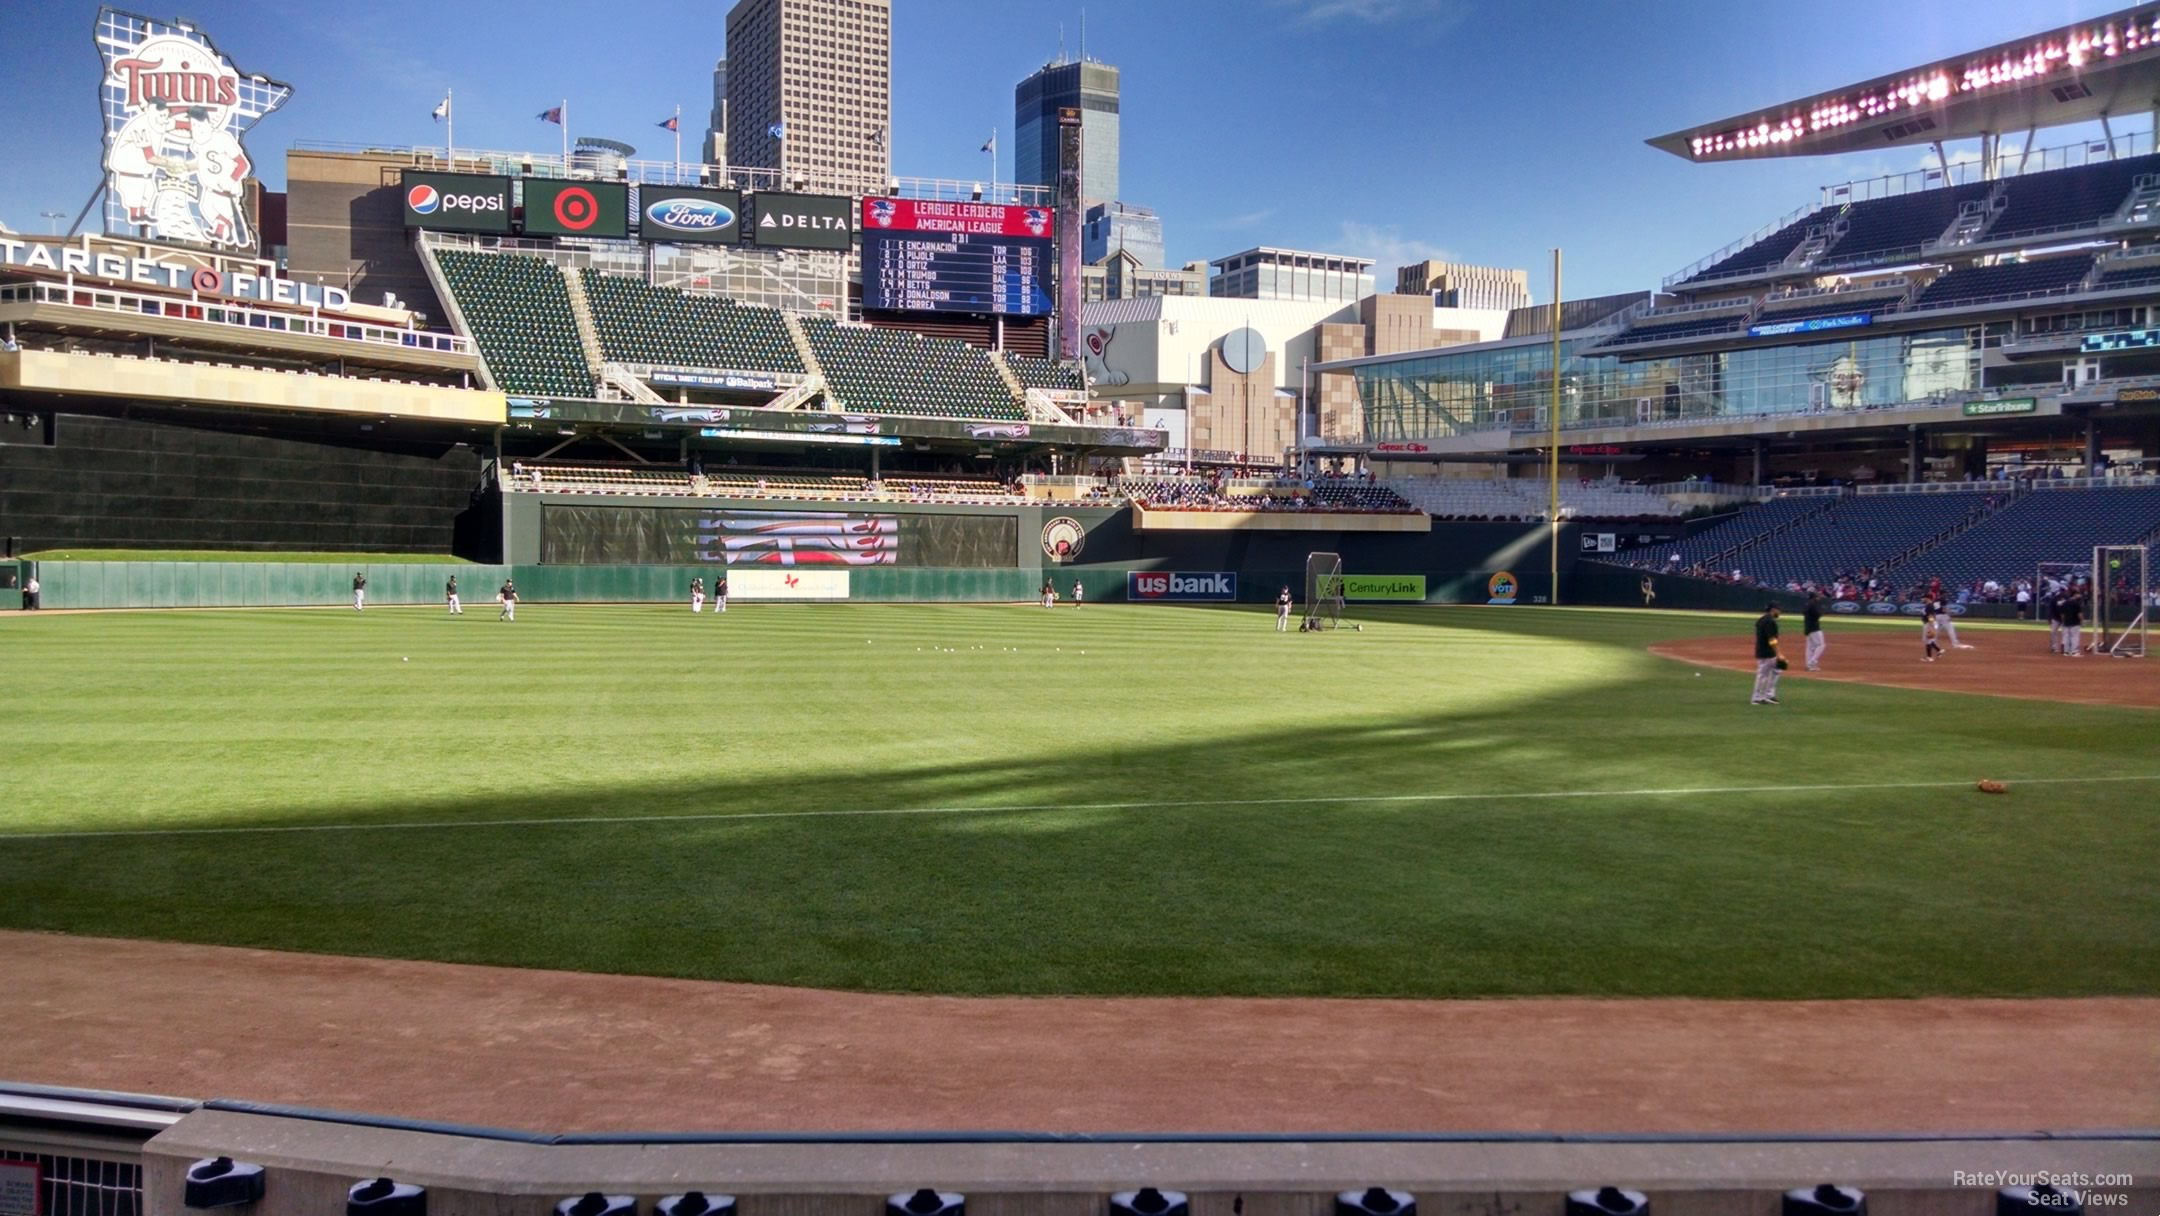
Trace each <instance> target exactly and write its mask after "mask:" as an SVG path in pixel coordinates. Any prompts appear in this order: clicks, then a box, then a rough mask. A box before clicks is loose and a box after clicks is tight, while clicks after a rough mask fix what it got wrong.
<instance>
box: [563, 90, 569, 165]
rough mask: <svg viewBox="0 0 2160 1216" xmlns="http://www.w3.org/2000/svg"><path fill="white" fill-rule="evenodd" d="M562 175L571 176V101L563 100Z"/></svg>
mask: <svg viewBox="0 0 2160 1216" xmlns="http://www.w3.org/2000/svg"><path fill="white" fill-rule="evenodd" d="M562 175H563V176H564V177H568V176H570V99H569V98H567V97H565V98H563V99H562Z"/></svg>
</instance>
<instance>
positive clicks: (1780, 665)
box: [1777, 659, 1792, 671]
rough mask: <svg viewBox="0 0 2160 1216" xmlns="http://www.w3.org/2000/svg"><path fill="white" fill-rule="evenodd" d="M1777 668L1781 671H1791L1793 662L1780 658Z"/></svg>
mask: <svg viewBox="0 0 2160 1216" xmlns="http://www.w3.org/2000/svg"><path fill="white" fill-rule="evenodd" d="M1777 669H1778V670H1779V671H1790V670H1791V669H1792V664H1790V663H1788V662H1786V661H1785V660H1783V659H1779V660H1778V661H1777Z"/></svg>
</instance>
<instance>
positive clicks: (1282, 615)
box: [1275, 586, 1290, 633]
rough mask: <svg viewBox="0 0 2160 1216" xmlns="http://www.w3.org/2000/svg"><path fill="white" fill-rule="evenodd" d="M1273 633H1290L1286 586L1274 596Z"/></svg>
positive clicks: (1288, 595)
mask: <svg viewBox="0 0 2160 1216" xmlns="http://www.w3.org/2000/svg"><path fill="white" fill-rule="evenodd" d="M1275 632H1277V633H1288V632H1290V588H1289V587H1288V586H1285V587H1284V588H1283V589H1282V590H1281V591H1279V592H1277V593H1276V594H1275Z"/></svg>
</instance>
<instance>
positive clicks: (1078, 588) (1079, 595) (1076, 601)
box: [1073, 579, 1087, 608]
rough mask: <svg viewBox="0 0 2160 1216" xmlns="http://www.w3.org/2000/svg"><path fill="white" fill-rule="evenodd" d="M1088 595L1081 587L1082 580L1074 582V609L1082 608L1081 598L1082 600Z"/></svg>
mask: <svg viewBox="0 0 2160 1216" xmlns="http://www.w3.org/2000/svg"><path fill="white" fill-rule="evenodd" d="M1086 594H1087V592H1086V591H1085V590H1084V589H1083V588H1082V587H1081V586H1080V580H1079V579H1074V580H1073V607H1075V608H1078V607H1079V606H1080V600H1081V598H1082V597H1083V596H1085V595H1086Z"/></svg>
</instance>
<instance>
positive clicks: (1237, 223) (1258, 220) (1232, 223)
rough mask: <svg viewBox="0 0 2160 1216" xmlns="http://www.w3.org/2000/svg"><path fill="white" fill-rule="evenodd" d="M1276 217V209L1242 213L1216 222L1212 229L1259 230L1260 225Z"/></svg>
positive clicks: (1263, 208) (1264, 208)
mask: <svg viewBox="0 0 2160 1216" xmlns="http://www.w3.org/2000/svg"><path fill="white" fill-rule="evenodd" d="M1274 216H1275V208H1273V207H1262V208H1261V209H1260V210H1258V211H1241V212H1239V213H1237V214H1236V215H1226V216H1224V217H1222V218H1221V219H1219V220H1216V221H1215V222H1214V223H1213V224H1212V225H1210V227H1214V228H1232V229H1235V228H1257V227H1259V226H1260V225H1262V224H1264V223H1266V222H1268V221H1269V220H1270V219H1273V218H1274Z"/></svg>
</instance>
